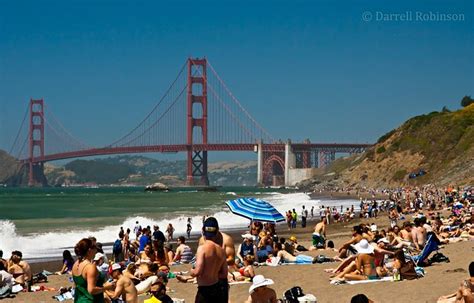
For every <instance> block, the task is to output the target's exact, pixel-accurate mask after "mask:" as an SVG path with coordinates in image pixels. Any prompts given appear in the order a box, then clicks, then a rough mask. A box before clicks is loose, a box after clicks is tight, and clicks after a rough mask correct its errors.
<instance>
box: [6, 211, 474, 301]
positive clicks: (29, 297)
mask: <svg viewBox="0 0 474 303" xmlns="http://www.w3.org/2000/svg"><path fill="white" fill-rule="evenodd" d="M317 221H319V216H315V217H313V218H311V217H309V218H308V222H307V223H308V224H307V226H306V228H302V227H301V222H298V227H297V228H296V229H293V230H291V231H288V229H287V226H286V224H279V225H277V228H276V233H277V234H278V236H280V237H285V238H288V237H289V236H290V235H294V236H296V237H297V239H298V244H301V245H303V246H305V247H309V246H310V245H311V234H312V232H313V228H314V224H315V223H316V222H317ZM372 222H374V223H376V224H377V226H378V227H379V229H382V228H387V227H388V226H389V220H388V218H387V216H386V213H382V214H381V215H380V216H379V217H378V218H369V219H365V218H362V219H360V218H358V217H356V218H355V219H354V220H352V221H351V222H341V223H335V224H329V225H328V230H327V234H328V237H327V238H328V239H329V240H332V241H334V243H335V245H336V247H339V246H340V245H341V244H342V243H344V242H345V241H347V240H348V239H349V237H350V235H351V228H352V226H353V225H356V224H359V223H369V224H370V223H372ZM247 231H248V230H247V229H246V227H242V228H238V229H233V230H232V231H226V232H227V233H229V234H230V235H231V236H232V238H233V239H234V244H235V246H236V248H237V247H238V245H239V244H240V243H241V241H242V238H241V235H242V234H244V233H246V232H247ZM197 239H198V238H197V236H196V235H194V236H192V239H191V240H190V246H191V247H192V248H193V250H194V251H195V247H196V245H197ZM473 250H474V241H468V242H460V243H453V244H449V245H446V247H445V248H442V249H441V250H440V251H441V252H442V253H443V254H445V255H446V256H448V257H449V258H450V259H451V262H450V263H437V264H434V265H432V266H430V267H426V268H425V271H426V276H425V277H424V278H421V279H418V280H412V281H407V280H405V281H401V282H390V283H388V282H379V283H369V284H358V285H340V286H334V285H330V284H329V275H328V274H326V273H325V272H324V269H327V268H333V267H336V266H337V265H338V264H339V263H323V264H310V265H293V266H277V267H271V266H259V267H256V268H255V271H256V274H263V275H264V276H265V277H267V278H270V279H272V280H273V281H274V282H275V284H274V285H272V288H274V289H275V291H276V293H277V296H278V297H281V294H282V293H283V292H284V291H286V290H287V289H289V288H291V287H293V286H296V285H298V286H301V287H302V288H303V291H304V292H305V293H311V294H314V295H315V296H316V297H317V298H318V302H319V303H325V302H328V303H333V302H341V303H343V302H349V301H350V298H351V297H352V296H353V295H354V294H357V293H365V294H366V295H367V296H368V297H369V298H370V299H372V300H374V301H375V302H400V303H401V302H435V301H436V299H437V298H438V297H439V296H441V295H445V294H449V293H451V292H453V291H454V290H456V289H457V287H458V286H459V283H460V281H462V279H463V278H465V277H466V275H467V273H466V269H467V265H468V263H469V262H470V261H471V259H472V251H473ZM304 254H306V255H309V256H313V257H314V256H317V255H320V254H323V255H326V256H328V257H333V256H334V255H336V253H335V252H333V251H329V250H319V251H310V252H304ZM60 266H61V262H60V261H49V262H40V263H34V264H32V269H34V270H33V271H34V272H37V271H41V270H42V269H47V270H48V269H51V270H50V271H56V270H58V269H59V267H60ZM190 268H191V266H190V265H189V264H188V265H177V266H173V267H172V271H188V270H189V269H190ZM289 277H291V278H290V279H289ZM40 285H45V286H47V287H54V288H56V289H59V287H69V286H72V283H71V282H70V281H69V276H68V275H62V276H50V277H49V282H48V283H45V284H40ZM250 285H251V284H249V283H247V284H237V285H232V286H231V288H230V299H231V302H233V303H236V302H237V303H238V302H243V301H244V300H245V299H246V298H247V296H248V289H249V286H250ZM433 285H436V287H433ZM168 287H169V288H170V291H169V293H168V294H169V295H170V296H171V297H173V298H180V299H184V300H185V301H186V302H193V301H194V296H195V294H196V285H195V284H191V283H189V284H187V283H181V282H178V281H176V279H170V282H169V283H168ZM56 294H57V291H50V292H36V293H20V294H18V295H17V296H16V298H15V299H4V300H3V301H5V302H44V303H47V302H51V303H52V302H57V301H56V300H55V299H52V298H51V296H52V295H56ZM335 298H337V299H335ZM145 299H148V296H140V297H139V302H140V303H142V302H144V300H145Z"/></svg>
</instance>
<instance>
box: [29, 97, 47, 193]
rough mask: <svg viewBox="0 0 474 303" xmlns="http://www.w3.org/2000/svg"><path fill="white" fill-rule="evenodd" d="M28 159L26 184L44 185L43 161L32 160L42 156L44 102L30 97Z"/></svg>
mask: <svg viewBox="0 0 474 303" xmlns="http://www.w3.org/2000/svg"><path fill="white" fill-rule="evenodd" d="M28 142H29V159H28V166H29V167H28V169H29V170H28V186H34V185H35V184H37V183H41V184H43V185H45V184H46V183H47V182H46V178H45V177H44V173H43V171H44V163H43V162H38V161H34V159H35V158H38V157H39V158H43V157H44V102H43V99H39V100H34V99H30V129H29V133H28ZM38 152H39V153H38Z"/></svg>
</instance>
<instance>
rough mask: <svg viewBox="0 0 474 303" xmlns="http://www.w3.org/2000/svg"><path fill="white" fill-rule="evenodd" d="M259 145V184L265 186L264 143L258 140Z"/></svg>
mask: <svg viewBox="0 0 474 303" xmlns="http://www.w3.org/2000/svg"><path fill="white" fill-rule="evenodd" d="M256 147H257V186H263V185H264V182H263V143H262V140H260V141H259V142H258V144H257V145H256Z"/></svg>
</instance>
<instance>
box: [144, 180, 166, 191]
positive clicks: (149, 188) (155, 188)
mask: <svg viewBox="0 0 474 303" xmlns="http://www.w3.org/2000/svg"><path fill="white" fill-rule="evenodd" d="M168 190H169V187H168V186H166V185H165V184H163V183H159V182H158V183H153V184H151V185H147V186H145V191H168Z"/></svg>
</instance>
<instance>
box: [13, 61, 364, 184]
mask: <svg viewBox="0 0 474 303" xmlns="http://www.w3.org/2000/svg"><path fill="white" fill-rule="evenodd" d="M370 146H371V144H348V143H311V142H310V141H308V140H306V141H304V142H301V143H292V142H290V141H287V142H282V141H277V140H275V139H274V138H273V137H272V136H271V135H270V134H269V132H267V131H266V130H265V129H264V128H263V127H262V126H261V125H260V124H259V123H258V122H257V120H255V119H254V118H253V117H252V116H251V115H250V113H249V112H248V111H247V110H246V109H245V108H244V107H243V106H242V103H241V102H240V101H239V100H238V99H237V98H236V97H235V96H234V95H233V94H232V92H231V91H230V89H229V88H228V87H227V85H226V84H225V83H224V81H223V80H222V78H221V77H220V76H219V75H218V73H217V72H216V70H215V69H214V68H213V66H212V65H211V63H210V62H209V60H207V59H206V58H188V59H187V60H186V62H185V63H184V64H183V66H182V67H181V69H180V71H179V73H178V75H177V76H176V78H175V79H174V81H173V82H172V83H171V85H170V86H169V87H168V89H167V90H166V92H165V93H164V94H163V96H162V97H161V99H160V100H159V101H158V103H157V104H156V105H155V107H154V108H153V109H152V110H151V111H150V112H149V113H148V115H146V116H145V118H144V119H143V120H142V121H141V122H140V123H138V124H137V125H136V127H134V128H133V129H132V130H130V131H129V132H128V133H126V134H125V135H123V136H122V137H120V138H117V139H116V140H114V141H112V142H111V143H109V144H107V145H104V146H100V147H95V146H89V145H87V144H85V143H83V142H82V141H81V140H79V139H77V138H76V137H74V136H73V135H72V134H71V133H70V132H69V131H68V130H67V129H66V128H65V127H64V126H63V124H62V123H61V122H60V120H59V119H58V118H56V117H55V116H54V114H53V113H52V111H51V110H49V108H48V107H47V105H46V103H45V102H44V99H31V100H30V102H29V106H28V110H27V111H26V112H25V115H24V118H23V121H22V123H21V126H20V129H19V131H18V134H17V136H16V138H15V140H14V143H13V145H12V147H11V149H10V154H11V155H13V156H15V157H16V158H17V159H18V160H19V161H20V163H21V164H22V169H25V170H27V172H28V173H27V175H28V184H29V185H30V186H34V185H37V184H43V185H45V184H46V182H47V181H46V178H45V177H44V163H45V162H48V161H55V160H61V159H70V158H79V157H89V156H99V155H113V154H129V153H166V152H185V153H186V154H187V172H186V176H187V179H186V182H187V184H188V185H209V179H208V152H212V151H245V152H256V153H257V160H258V168H257V176H258V177H257V183H258V184H260V185H272V184H273V185H283V184H285V185H288V184H289V179H290V172H291V170H292V169H309V168H314V167H324V166H326V165H328V164H329V163H331V162H332V161H333V160H335V158H336V153H348V154H354V153H361V152H363V151H364V150H366V149H367V148H368V147H370Z"/></svg>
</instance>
